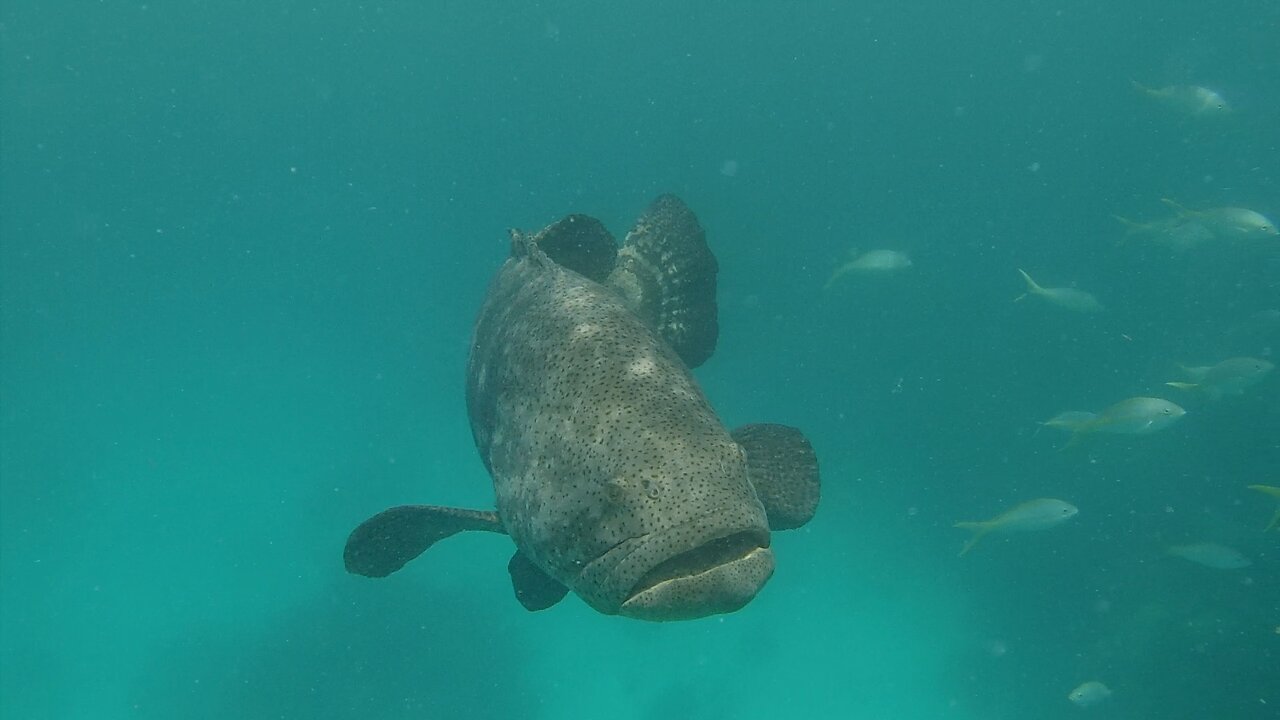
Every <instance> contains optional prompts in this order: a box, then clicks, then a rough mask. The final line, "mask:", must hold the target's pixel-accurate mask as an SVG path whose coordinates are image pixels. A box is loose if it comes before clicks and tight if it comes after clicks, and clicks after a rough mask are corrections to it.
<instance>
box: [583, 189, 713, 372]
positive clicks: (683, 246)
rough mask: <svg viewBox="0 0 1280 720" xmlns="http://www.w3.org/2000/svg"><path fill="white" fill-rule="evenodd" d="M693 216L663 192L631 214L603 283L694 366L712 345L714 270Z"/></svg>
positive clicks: (682, 203) (708, 250) (674, 198)
mask: <svg viewBox="0 0 1280 720" xmlns="http://www.w3.org/2000/svg"><path fill="white" fill-rule="evenodd" d="M718 269H719V266H718V265H717V264H716V259H715V256H714V255H712V254H711V250H710V248H708V247H707V238H706V233H705V232H704V231H703V229H702V226H701V225H700V224H698V218H697V217H696V216H694V214H693V211H691V210H689V208H688V207H686V206H685V204H684V202H683V201H681V200H680V198H678V197H676V196H675V195H662V196H659V197H658V199H656V200H654V201H653V204H651V205H650V206H649V209H648V210H646V211H645V212H644V214H643V215H641V216H640V218H639V219H638V220H636V224H635V227H633V228H632V229H631V232H629V233H627V238H626V240H625V241H624V242H623V244H622V249H621V250H619V251H618V259H617V263H616V265H615V266H614V268H613V272H612V273H610V274H609V277H608V280H607V281H606V282H605V284H606V285H608V286H609V287H611V288H613V289H614V290H615V291H616V292H617V293H618V294H619V295H621V296H622V298H623V299H624V301H625V302H626V303H627V305H628V306H630V308H631V309H632V311H634V312H635V313H636V314H637V315H639V316H640V317H641V318H643V319H644V320H645V321H646V322H648V323H649V325H650V327H652V328H653V329H654V330H655V331H656V332H657V333H658V335H659V336H661V337H662V339H663V340H665V341H666V342H667V344H669V345H671V347H672V348H674V349H675V351H676V353H677V354H678V355H679V356H680V359H681V360H683V361H684V364H685V365H687V366H688V367H690V368H695V367H697V366H699V365H701V364H702V363H703V362H705V361H706V359H707V358H709V357H711V353H712V352H714V351H715V349H716V338H717V336H718V335H719V332H720V330H719V324H718V321H717V319H716V312H717V311H716V272H717V271H718Z"/></svg>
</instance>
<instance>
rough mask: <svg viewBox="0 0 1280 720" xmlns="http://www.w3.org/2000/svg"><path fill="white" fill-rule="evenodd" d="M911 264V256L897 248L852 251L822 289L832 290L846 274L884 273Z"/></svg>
mask: <svg viewBox="0 0 1280 720" xmlns="http://www.w3.org/2000/svg"><path fill="white" fill-rule="evenodd" d="M911 265H912V263H911V258H910V257H909V256H907V254H906V253H903V252H899V251H897V250H868V251H867V252H865V253H862V254H861V255H859V254H858V253H857V251H854V252H851V253H850V258H849V260H848V261H847V262H845V263H844V264H842V265H841V266H840V267H838V268H836V269H835V271H834V272H832V273H831V277H830V278H828V279H827V282H826V284H824V285H823V286H822V289H823V290H830V289H831V286H832V285H834V284H835V282H836V281H837V280H839V279H840V278H842V277H844V276H845V275H850V274H859V275H883V274H888V273H892V272H897V271H899V270H905V269H907V268H909V267H911Z"/></svg>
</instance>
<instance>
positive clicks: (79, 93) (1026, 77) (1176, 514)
mask: <svg viewBox="0 0 1280 720" xmlns="http://www.w3.org/2000/svg"><path fill="white" fill-rule="evenodd" d="M1278 28H1280V4H1277V3H1275V2H1274V0H1225V1H1224V2H1217V3H1193V2H1147V1H1137V2H1124V3H1116V2H1080V3H1061V2H1059V3H1047V2H1039V1H1031V2H1027V1H1025V0H1024V1H1021V2H1012V1H1011V0H996V1H992V2H982V3H957V4H946V3H939V2H934V3H896V2H877V1H873V2H865V3H841V2H802V3H782V2H703V3H691V2H670V1H668V0H660V1H658V2H646V3H626V2H617V3H602V2H585V1H576V2H571V1H567V0H566V1H563V2H540V3H500V2H434V3H408V2H383V3H378V2H374V3H364V4H360V3H337V2H309V3H300V2H293V1H292V0H283V1H282V2H267V3H262V2H244V1H243V0H229V1H227V2H203V1H197V0H175V1H174V2H86V3H70V2H34V1H32V0H12V1H11V2H7V3H5V4H4V6H3V8H0V58H2V60H3V69H2V75H0V82H2V84H0V133H2V135H0V140H2V142H3V147H2V151H3V152H2V155H0V183H2V184H0V193H2V194H0V242H2V243H3V247H2V254H0V321H2V323H3V326H2V331H3V332H2V335H0V363H2V364H0V371H2V375H0V441H2V442H0V716H2V717H4V718H6V720H8V719H13V720H18V719H20V718H21V719H27V718H31V719H41V718H49V719H58V720H79V719H88V718H93V719H94V720H113V719H115V718H139V719H151V718H156V719H159V718H166V719H168V718H192V719H200V718H253V719H263V720H266V719H278V718H325V719H327V718H334V719H337V718H362V719H364V718H376V719H378V720H396V719H400V718H617V719H619V720H632V719H635V720H647V719H650V718H690V719H698V720H713V719H722V718H776V717H809V718H865V719H868V720H913V719H928V720H937V719H939V718H954V719H955V720H1001V719H1004V718H1009V719H1013V718H1040V719H1043V720H1053V719H1054V718H1075V717H1079V716H1080V715H1081V713H1084V714H1085V715H1088V716H1095V717H1100V718H1116V719H1118V720H1119V719H1123V720H1132V719H1144V720H1176V719H1180V718H1187V719H1191V718H1196V719H1200V718H1232V719H1233V720H1251V719H1255V718H1256V719H1259V720H1261V719H1263V718H1275V717H1277V714H1278V713H1280V682H1278V681H1277V673H1276V668H1277V667H1280V532H1276V531H1274V530H1273V531H1271V532H1264V531H1263V528H1264V527H1265V526H1266V524H1267V522H1268V520H1269V519H1270V518H1271V516H1272V514H1273V512H1275V505H1276V500H1275V499H1274V498H1271V497H1268V496H1267V495H1265V494H1263V493H1261V492H1255V491H1253V490H1250V489H1248V488H1247V486H1248V485H1252V484H1262V485H1270V486H1280V373H1275V372H1273V373H1271V374H1270V375H1268V376H1266V377H1262V378H1261V379H1260V381H1259V382H1257V383H1256V384H1253V385H1250V386H1248V387H1246V388H1244V389H1243V392H1241V393H1239V394H1236V393H1226V394H1224V395H1223V396H1222V397H1220V398H1219V397H1216V393H1210V392H1205V391H1203V389H1199V390H1198V389H1176V388H1173V387H1169V386H1166V385H1165V384H1164V383H1165V382H1166V381H1170V380H1183V379H1186V378H1184V377H1183V376H1182V374H1181V371H1180V369H1179V364H1186V365H1191V366H1209V365H1212V364H1214V363H1217V362H1219V361H1222V360H1225V359H1228V358H1232V357H1251V358H1257V359H1260V360H1266V361H1269V362H1280V361H1277V360H1276V350H1277V348H1280V238H1277V237H1275V235H1274V234H1267V233H1266V232H1265V231H1262V230H1258V229H1257V228H1254V229H1253V230H1249V229H1248V228H1244V229H1242V228H1241V227H1239V226H1238V223H1237V224H1236V225H1232V222H1234V221H1231V220H1230V219H1229V218H1227V219H1224V216H1222V214H1221V213H1219V214H1218V215H1214V214H1213V213H1209V214H1207V215H1206V214H1200V215H1187V214H1181V215H1180V214H1178V211H1176V210H1174V209H1173V208H1172V207H1171V206H1169V205H1167V204H1165V203H1163V202H1162V201H1161V199H1162V198H1169V199H1173V200H1175V201H1177V202H1178V203H1179V204H1181V205H1183V206H1186V207H1187V208H1191V209H1194V210H1197V211H1202V212H1203V211H1206V210H1211V209H1213V208H1223V207H1237V208H1247V209H1250V210H1253V211H1256V212H1258V213H1261V214H1262V215H1264V216H1266V217H1269V218H1272V219H1280V53H1277V52H1276V49H1275V48H1276V43H1275V38H1276V31H1277V29H1278ZM1135 81H1136V82H1137V83H1140V84H1141V85H1143V86H1146V87H1147V88H1149V89H1150V91H1144V90H1142V89H1140V88H1137V87H1135V86H1134V84H1133V83H1134V82H1135ZM1197 88H1199V89H1201V90H1203V91H1204V92H1208V91H1210V90H1211V91H1213V92H1214V93H1216V94H1217V95H1214V96H1206V95H1204V93H1203V92H1201V93H1200V94H1199V95H1197V94H1196V93H1197V92H1198V91H1197V90H1196V89H1197ZM1188 97H1189V98H1191V100H1190V101H1187V98H1188ZM1205 97H1210V101H1209V102H1208V104H1207V105H1204V106H1196V105H1194V104H1188V103H1189V102H1191V103H1194V102H1195V99H1196V98H1200V99H1201V100H1203V99H1204V98H1205ZM1216 97H1220V98H1221V99H1222V102H1224V103H1226V104H1227V105H1226V107H1219V104H1220V103H1218V101H1217V100H1214V99H1212V98H1216ZM664 192H673V193H676V194H678V195H679V196H680V197H682V198H683V199H684V200H685V201H686V202H687V203H688V204H689V206H690V207H692V208H693V210H694V211H695V212H696V213H697V214H698V216H699V218H700V220H701V222H702V224H703V226H704V227H705V228H706V230H707V237H708V243H709V244H710V246H711V248H712V250H713V251H714V252H715V254H716V256H717V258H718V260H719V264H720V276H719V302H720V324H721V335H720V343H719V346H718V348H717V351H716V354H715V355H714V356H713V357H712V358H711V360H710V361H709V362H707V363H706V364H705V365H704V366H703V367H701V368H699V369H698V370H697V371H696V376H697V378H698V380H699V382H700V383H701V384H702V387H703V389H704V391H705V392H706V394H707V396H708V397H709V398H710V400H711V401H712V403H713V404H714V405H715V406H716V408H717V410H718V411H719V413H720V414H721V417H722V418H723V420H724V421H725V423H726V424H727V425H728V426H731V427H732V426H737V425H740V424H744V423H749V422H762V421H770V422H781V423H787V424H791V425H795V426H798V427H800V428H802V429H803V430H804V431H805V432H806V434H807V435H808V436H809V437H810V439H811V440H812V442H813V444H814V447H815V448H816V450H817V452H818V455H819V458H820V461H821V467H822V479H823V499H822V505H821V507H820V508H819V511H818V514H817V516H816V517H815V518H814V520H813V521H812V522H811V523H809V524H808V525H807V526H805V527H804V528H802V529H800V530H796V531H792V532H787V533H778V534H776V535H775V537H774V541H773V548H774V550H775V552H776V555H777V560H778V564H777V571H776V573H775V575H774V577H773V579H772V580H771V581H770V582H769V584H768V585H767V586H766V587H765V588H764V590H763V591H762V592H761V593H760V595H759V596H758V597H756V598H755V600H753V601H752V602H751V603H750V604H749V605H747V606H746V607H745V608H744V609H742V610H740V611H738V612H736V613H733V614H730V615H722V616H717V617H712V618H707V619H702V620H697V621H691V622H680V623H662V624H658V623H644V622H641V621H637V620H629V619H623V618H618V617H609V616H603V615H600V614H598V613H596V612H594V611H592V610H591V609H590V608H588V607H587V606H586V605H585V604H584V603H583V602H581V601H580V600H579V599H577V598H576V597H574V596H572V595H571V596H570V597H569V598H568V599H566V600H565V601H564V602H562V603H560V604H559V605H557V606H556V607H554V608H551V609H549V610H547V611H544V612H539V613H529V612H526V611H525V610H524V609H523V608H521V606H520V605H519V604H518V603H517V602H516V601H515V599H514V598H513V597H512V592H511V588H510V584H509V580H508V576H507V572H506V562H507V560H508V558H509V556H510V553H511V543H510V540H508V539H507V538H505V537H502V536H499V535H490V534H472V535H464V536H459V537H456V538H452V539H450V540H448V541H446V542H443V543H441V544H440V545H439V546H437V547H435V548H433V549H432V550H431V551H430V552H428V553H427V554H426V555H424V556H423V557H422V558H419V559H418V560H416V561H415V562H413V563H411V564H410V565H408V566H407V567H406V568H405V569H404V570H403V571H401V572H399V573H397V574H396V575H394V576H392V577H390V578H387V579H384V580H378V581H374V580H369V579H366V578H361V577H356V576H352V575H348V574H347V573H346V572H345V571H344V569H343V565H342V548H343V543H344V542H345V540H346V537H347V534H348V533H349V532H350V530H351V529H352V528H353V527H354V526H355V525H356V524H357V523H359V522H360V521H361V520H363V519H364V518H366V517H368V516H369V515H370V514H372V513H374V512H377V511H378V510H381V509H382V508H385V507H387V506H390V505H396V504H402V503H437V504H456V505H463V506H468V507H480V508H483V507H491V506H492V502H493V490H492V486H491V483H490V481H489V478H488V477H487V475H486V473H485V471H484V468H483V466H482V465H481V463H480V462H479V458H478V456H477V453H476V451H475V448H474V445H473V443H472V438H471V433H470V429H469V427H468V424H467V418H466V408H465V404H464V399H463V393H464V387H463V380H464V367H465V363H466V358H467V351H468V344H469V339H470V332H471V325H472V322H473V320H474V318H475V314H476V312H477V310H478V308H479V306H480V303H481V301H482V299H483V297H484V293H485V289H486V285H487V283H488V281H489V279H490V278H491V277H492V275H493V274H494V273H495V272H496V270H497V268H498V267H499V265H500V264H501V263H502V261H503V259H504V258H505V256H506V253H507V249H508V242H507V239H506V230H507V228H509V227H520V228H525V229H529V230H534V229H538V228H540V227H542V226H544V225H546V224H547V223H549V222H552V221H554V220H555V219H557V218H559V217H561V216H563V215H564V214H566V213H570V212H582V213H588V214H591V215H594V216H596V217H598V218H600V219H601V220H603V221H604V222H605V223H606V224H607V225H608V226H609V227H610V228H611V229H612V230H613V232H614V233H615V234H617V235H618V236H619V237H621V236H622V235H623V234H624V233H625V232H626V230H627V228H628V227H629V224H630V223H631V222H632V220H633V218H635V217H636V215H637V214H638V213H640V212H641V211H642V210H643V209H644V208H645V206H646V205H647V204H648V203H649V201H650V200H651V199H652V198H653V197H654V196H656V195H658V194H659V193H664ZM1116 215H1119V216H1122V217H1125V218H1129V219H1131V220H1132V221H1135V222H1147V223H1156V225H1154V226H1151V227H1150V228H1148V230H1147V231H1146V232H1129V230H1130V229H1131V228H1129V227H1128V226H1126V225H1125V224H1124V223H1122V222H1120V221H1118V220H1117V219H1116V218H1115V217H1113V216H1116ZM1198 227H1199V228H1200V229H1197V228H1198ZM1206 228H1207V229H1206ZM1202 230H1203V232H1202ZM1179 233H1186V234H1179ZM1206 233H1207V234H1206ZM853 249H857V250H860V251H867V250H872V249H892V250H896V251H899V252H902V253H905V254H907V255H909V256H910V258H911V261H912V264H911V267H909V268H906V269H903V270H900V271H897V272H891V273H856V272H854V273H848V274H845V275H843V276H841V277H839V278H837V279H836V280H835V281H834V282H832V283H830V285H829V286H828V287H825V288H824V285H826V284H827V281H828V279H829V278H830V277H831V276H832V274H833V272H834V271H835V269H836V268H837V267H839V266H840V265H842V264H843V263H844V262H845V261H846V260H847V259H848V256H849V252H850V251H851V250H853ZM1019 268H1022V269H1024V270H1026V271H1027V272H1028V273H1030V274H1031V275H1033V276H1034V277H1035V278H1036V280H1037V281H1039V282H1040V283H1041V284H1042V285H1044V286H1046V287H1074V288H1077V289H1079V290H1085V291H1088V292H1090V293H1092V294H1094V295H1095V296H1096V298H1097V299H1098V300H1099V301H1100V302H1101V303H1102V305H1104V306H1105V310H1103V311H1102V312H1096V313H1079V312H1073V311H1071V310H1070V309H1064V308H1062V307H1056V306H1054V305H1053V304H1051V303H1050V302H1046V301H1045V299H1044V298H1040V297H1036V296H1032V297H1027V298H1025V299H1023V300H1022V301H1020V302H1014V299H1015V298H1016V297H1018V296H1019V295H1021V294H1022V293H1023V292H1024V291H1025V289H1026V287H1025V284H1024V283H1023V281H1022V279H1021V278H1020V277H1019V275H1018V273H1017V270H1018V269H1019ZM1147 395H1154V396H1158V397H1161V398H1165V399H1168V400H1171V401H1174V402H1176V403H1178V404H1179V405H1180V406H1182V407H1184V408H1185V409H1186V410H1187V413H1186V415H1185V417H1183V418H1181V419H1180V420H1178V421H1177V422H1176V423H1174V424H1173V425H1172V426H1170V427H1168V428H1166V429H1163V430H1160V431H1159V432H1155V433H1151V434H1146V435H1131V434H1108V433H1102V432H1097V433H1088V434H1087V437H1085V438H1083V440H1082V442H1080V443H1079V444H1078V445H1077V446H1075V447H1071V448H1068V449H1066V450H1063V449H1062V448H1063V446H1064V445H1066V444H1067V441H1068V435H1067V433H1064V432H1062V431H1061V430H1057V429H1055V428H1051V427H1041V426H1040V425H1038V423H1039V422H1041V421H1044V420H1046V419H1048V418H1050V417H1052V416H1054V415H1055V414H1056V413H1058V412H1060V411H1064V410H1090V411H1095V412H1096V411H1099V410H1101V409H1103V408H1104V407H1106V406H1108V405H1111V404H1112V403H1115V402H1117V401H1120V400H1122V399H1124V398H1127V397H1131V396H1147ZM1042 497H1051V498H1061V499H1063V500H1067V501H1069V502H1071V503H1072V504H1074V505H1075V506H1077V507H1078V508H1079V514H1078V515H1077V516H1076V517H1074V518H1071V519H1070V520H1069V521H1067V522H1065V523H1063V524H1062V525H1061V526H1059V527H1055V528H1052V529H1049V530H1045V531H1043V532H1034V533H1033V532H1027V533H1018V534H1014V533H1009V534H1006V535H992V536H991V537H988V538H987V539H985V540H983V542H982V543H981V544H979V545H978V546H977V547H976V548H975V549H974V550H973V551H972V552H971V553H968V554H966V555H965V556H964V557H958V556H957V554H958V553H959V551H960V549H961V547H962V546H963V544H964V542H965V540H966V538H967V536H968V533H966V532H965V531H964V530H961V529H956V528H954V527H953V525H954V523H956V522H958V521H963V520H980V519H987V518H991V517H994V516H995V515H997V514H998V513H1000V512H1001V511H1002V510H1004V509H1007V508H1009V507H1011V506H1013V505H1015V504H1017V503H1020V502H1023V501H1026V500H1030V499H1033V498H1042ZM1196 543H1215V544H1216V545H1221V546H1226V547H1229V548H1232V549H1234V550H1235V551H1237V552H1238V553H1239V554H1240V555H1242V556H1243V557H1244V558H1245V559H1247V560H1248V561H1249V562H1250V564H1249V565H1248V566H1245V567H1235V568H1224V567H1213V566H1212V565H1215V564H1216V565H1219V566H1220V565H1223V564H1231V563H1223V562H1221V561H1215V560H1214V558H1218V559H1219V560H1220V559H1221V553H1222V551H1218V552H1217V554H1216V555H1215V554H1214V551H1212V547H1216V545H1215V546H1209V547H1210V548H1211V549H1210V551H1209V555H1210V556H1211V557H1210V558H1209V559H1208V563H1209V564H1208V565H1206V564H1204V562H1203V561H1204V558H1203V557H1201V558H1200V559H1201V560H1202V562H1192V561H1188V560H1187V559H1186V558H1185V557H1178V556H1175V555H1171V554H1169V552H1168V549H1169V548H1170V547H1176V546H1185V545H1189V544H1196ZM1203 547H1204V546H1201V549H1202V550H1203ZM1183 554H1184V555H1185V554H1187V553H1186V552H1185V551H1184V553H1183ZM1192 554H1194V553H1192ZM1202 554H1203V553H1202ZM1235 564H1239V563H1235ZM1086 681H1098V682H1102V683H1104V684H1105V685H1106V686H1107V687H1108V688H1109V689H1110V691H1111V694H1110V696H1109V697H1107V698H1105V699H1103V700H1102V701H1101V702H1098V703H1097V704H1095V705H1093V706H1091V707H1087V708H1084V709H1083V710H1082V709H1081V708H1080V707H1077V706H1076V705H1075V704H1074V703H1073V702H1072V701H1070V700H1069V699H1068V697H1067V696H1068V693H1069V692H1071V691H1072V689H1073V688H1076V687H1077V686H1078V685H1080V684H1082V683H1084V682H1086Z"/></svg>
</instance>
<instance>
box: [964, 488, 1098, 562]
mask: <svg viewBox="0 0 1280 720" xmlns="http://www.w3.org/2000/svg"><path fill="white" fill-rule="evenodd" d="M1078 512H1080V511H1079V510H1078V509H1077V508H1076V506H1075V505H1072V504H1071V503H1069V502H1066V501H1065V500H1057V499H1054V498H1037V499H1035V500H1028V501H1027V502H1024V503H1021V504H1019V505H1015V506H1013V507H1011V508H1009V509H1008V510H1005V511H1004V512H1002V513H1000V514H999V515H997V516H995V517H994V518H992V519H990V520H981V521H977V522H958V523H956V524H955V527H958V528H960V529H961V530H971V531H973V537H971V538H969V541H968V542H967V543H965V545H964V547H963V548H961V550H960V554H961V555H964V554H965V553H968V552H969V551H970V550H972V549H973V546H974V545H977V544H978V541H979V540H981V539H982V538H984V537H986V536H987V535H988V534H990V533H1015V532H1027V531H1029V530H1045V529H1047V528H1051V527H1054V526H1055V525H1058V524H1060V523H1063V522H1065V521H1067V520H1070V519H1071V518H1073V517H1075V516H1076V513H1078Z"/></svg>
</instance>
